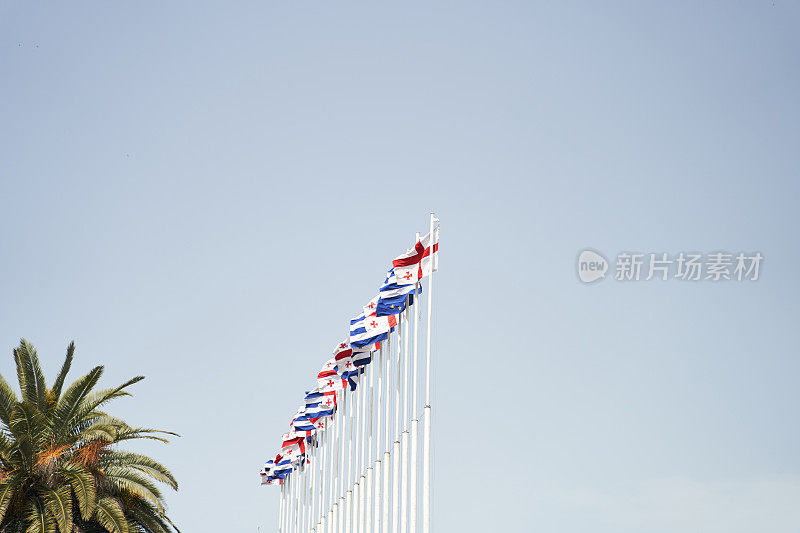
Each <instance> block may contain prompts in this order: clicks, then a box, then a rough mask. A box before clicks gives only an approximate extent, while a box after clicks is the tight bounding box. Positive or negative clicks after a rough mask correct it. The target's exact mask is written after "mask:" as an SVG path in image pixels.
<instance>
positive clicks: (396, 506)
mask: <svg viewBox="0 0 800 533" xmlns="http://www.w3.org/2000/svg"><path fill="white" fill-rule="evenodd" d="M402 359H403V316H402V315H399V318H398V320H397V367H396V369H395V374H394V439H395V440H394V449H393V453H394V458H393V460H392V468H393V473H392V533H398V527H399V525H400V522H399V518H400V377H401V374H400V364H401V361H402Z"/></svg>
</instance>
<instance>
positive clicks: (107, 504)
mask: <svg viewBox="0 0 800 533" xmlns="http://www.w3.org/2000/svg"><path fill="white" fill-rule="evenodd" d="M94 517H95V519H96V520H97V522H98V523H99V524H100V525H101V526H103V527H104V528H105V529H106V530H107V531H108V533H128V521H127V520H126V519H125V513H123V512H122V507H121V506H120V504H119V502H118V501H117V500H116V499H115V498H111V497H108V496H107V497H105V498H101V499H100V501H98V502H97V508H96V509H95V511H94Z"/></svg>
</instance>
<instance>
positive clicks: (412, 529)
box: [409, 233, 420, 533]
mask: <svg viewBox="0 0 800 533" xmlns="http://www.w3.org/2000/svg"><path fill="white" fill-rule="evenodd" d="M417 241H419V233H417ZM416 289H419V282H417V283H416ZM416 289H415V291H414V300H415V301H414V309H415V311H414V350H413V352H414V363H413V368H412V370H411V375H412V376H413V383H412V387H411V388H412V394H411V396H412V403H411V417H412V420H411V461H410V463H411V482H410V484H411V487H410V488H411V494H410V495H409V500H410V501H411V508H410V510H409V513H410V515H411V522H410V523H409V533H417V468H418V465H417V448H418V443H417V426H418V424H419V421H418V420H417V390H418V389H419V385H418V383H417V352H418V348H419V311H417V309H420V305H419V291H418V290H416Z"/></svg>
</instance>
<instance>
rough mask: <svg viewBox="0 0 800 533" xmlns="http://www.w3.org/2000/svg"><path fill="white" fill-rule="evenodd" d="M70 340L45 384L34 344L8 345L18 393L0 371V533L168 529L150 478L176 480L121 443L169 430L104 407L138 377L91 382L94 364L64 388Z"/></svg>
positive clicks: (97, 371) (96, 375)
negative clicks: (104, 384) (115, 383)
mask: <svg viewBox="0 0 800 533" xmlns="http://www.w3.org/2000/svg"><path fill="white" fill-rule="evenodd" d="M74 352H75V343H74V342H73V343H70V345H69V347H68V348H67V356H66V359H65V360H64V364H63V365H62V367H61V371H60V372H59V373H58V375H57V376H56V379H55V382H54V383H53V386H52V387H48V386H47V383H46V382H45V379H44V374H43V373H42V369H41V366H40V365H39V357H38V356H37V355H36V350H35V349H34V348H33V346H32V345H31V344H30V343H28V341H26V340H25V339H22V340H21V342H20V345H19V348H16V349H15V350H14V362H15V363H16V365H17V379H18V380H19V387H20V391H21V393H22V394H21V400H20V399H19V398H17V395H16V393H15V392H14V391H13V390H12V389H11V387H10V386H9V384H8V382H7V381H6V380H5V378H3V376H2V375H0V533H23V532H24V533H58V532H60V533H81V532H84V533H95V532H97V533H100V532H106V533H129V532H130V533H133V532H141V533H170V532H172V531H173V528H174V530H175V531H178V529H177V528H176V527H175V526H174V525H173V524H172V522H171V521H170V520H169V518H168V517H167V515H166V512H165V504H164V497H163V496H162V493H161V491H160V490H159V488H158V487H157V486H156V482H160V483H164V484H166V485H168V486H169V487H171V488H172V489H175V490H177V489H178V482H177V481H175V478H174V477H173V476H172V474H171V473H170V472H169V470H167V469H166V468H165V467H164V466H162V465H161V464H160V463H158V462H156V461H155V460H153V459H151V458H150V457H147V456H145V455H141V454H137V453H132V452H129V451H124V450H122V449H120V448H119V447H118V446H116V445H117V444H118V443H120V442H123V441H128V440H134V439H155V440H158V441H162V442H168V441H167V440H166V439H165V438H164V435H176V434H175V433H171V432H168V431H159V430H155V429H149V428H136V427H131V426H129V425H128V424H126V423H125V422H124V421H122V420H120V419H118V418H114V417H113V416H111V415H109V414H106V413H105V412H103V411H101V410H100V408H101V407H102V406H103V405H104V404H106V403H107V402H109V401H110V400H113V399H115V398H119V397H121V396H130V394H129V393H128V392H127V391H126V389H127V388H128V387H130V386H131V385H133V384H134V383H136V382H138V381H141V380H142V379H144V377H143V376H138V377H135V378H133V379H131V380H128V381H126V382H125V383H123V384H122V385H120V386H119V387H114V388H108V389H100V390H94V388H95V386H96V385H97V382H98V381H99V380H100V376H101V375H102V374H103V367H102V366H97V367H95V368H93V369H92V370H91V372H89V373H88V374H86V375H85V376H82V377H80V378H78V379H77V380H75V381H74V382H73V383H72V384H70V385H69V386H67V387H66V389H65V390H63V392H62V389H63V388H64V380H65V379H66V377H67V373H68V372H69V369H70V366H71V364H72V357H73V353H74Z"/></svg>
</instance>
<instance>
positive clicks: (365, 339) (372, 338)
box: [350, 313, 389, 349]
mask: <svg viewBox="0 0 800 533" xmlns="http://www.w3.org/2000/svg"><path fill="white" fill-rule="evenodd" d="M370 318H372V317H370ZM388 338H389V334H388V332H387V333H379V334H376V333H368V332H367V329H366V327H365V325H364V314H363V313H362V314H360V315H358V316H357V317H355V318H354V319H352V320H351V321H350V346H351V347H352V348H354V349H361V348H365V347H367V346H369V345H370V344H375V343H376V342H380V341H383V340H386V339H388Z"/></svg>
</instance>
